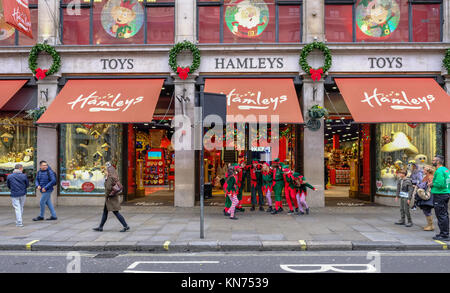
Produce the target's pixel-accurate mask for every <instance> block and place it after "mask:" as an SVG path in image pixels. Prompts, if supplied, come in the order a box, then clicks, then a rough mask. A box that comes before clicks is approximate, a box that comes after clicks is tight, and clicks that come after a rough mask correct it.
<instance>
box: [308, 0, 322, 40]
mask: <svg viewBox="0 0 450 293" xmlns="http://www.w3.org/2000/svg"><path fill="white" fill-rule="evenodd" d="M303 15H304V20H303V23H304V25H303V42H304V43H310V42H312V41H314V39H315V38H316V39H317V40H318V41H323V40H325V1H317V0H305V1H303Z"/></svg>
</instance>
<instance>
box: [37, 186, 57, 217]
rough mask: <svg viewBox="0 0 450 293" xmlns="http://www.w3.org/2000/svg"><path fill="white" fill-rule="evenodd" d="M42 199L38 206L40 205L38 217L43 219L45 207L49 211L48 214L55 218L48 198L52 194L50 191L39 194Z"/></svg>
mask: <svg viewBox="0 0 450 293" xmlns="http://www.w3.org/2000/svg"><path fill="white" fill-rule="evenodd" d="M41 194H42V197H41V201H40V205H41V214H40V215H39V216H40V217H41V218H43V217H44V214H45V205H47V206H48V209H49V210H50V213H51V214H52V217H54V218H56V213H55V209H54V208H53V204H52V200H51V198H50V196H51V194H52V192H51V191H47V192H41Z"/></svg>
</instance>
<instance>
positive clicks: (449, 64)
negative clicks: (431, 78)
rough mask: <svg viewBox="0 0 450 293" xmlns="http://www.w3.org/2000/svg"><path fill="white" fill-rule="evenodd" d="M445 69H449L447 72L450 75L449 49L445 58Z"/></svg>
mask: <svg viewBox="0 0 450 293" xmlns="http://www.w3.org/2000/svg"><path fill="white" fill-rule="evenodd" d="M444 67H445V68H446V69H447V72H448V73H450V48H449V49H447V52H446V53H445V57H444Z"/></svg>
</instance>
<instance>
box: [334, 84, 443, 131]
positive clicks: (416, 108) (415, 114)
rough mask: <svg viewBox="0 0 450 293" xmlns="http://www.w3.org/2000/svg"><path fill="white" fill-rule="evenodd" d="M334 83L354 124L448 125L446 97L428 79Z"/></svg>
mask: <svg viewBox="0 0 450 293" xmlns="http://www.w3.org/2000/svg"><path fill="white" fill-rule="evenodd" d="M335 81H336V84H337V86H338V87H339V90H340V92H341V94H342V96H343V97H344V100H345V103H346V104H347V107H348V109H349V110H350V113H351V114H352V116H353V119H354V121H355V122H358V123H382V122H385V123H388V122H393V123H395V122H416V123H425V122H429V123H448V122H450V112H449V109H450V96H449V95H448V94H447V93H446V92H445V91H444V90H443V89H442V88H441V87H440V86H439V84H438V83H437V82H436V81H435V80H434V79H432V78H335Z"/></svg>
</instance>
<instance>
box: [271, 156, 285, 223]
mask: <svg viewBox="0 0 450 293" xmlns="http://www.w3.org/2000/svg"><path fill="white" fill-rule="evenodd" d="M272 165H273V167H272V168H273V179H272V180H273V181H272V189H273V191H274V193H275V209H274V210H273V211H272V212H271V214H273V215H274V214H277V213H280V212H282V211H283V205H282V203H281V195H282V193H283V188H284V176H283V170H282V168H281V166H280V159H278V158H276V159H275V160H273V163H272Z"/></svg>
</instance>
